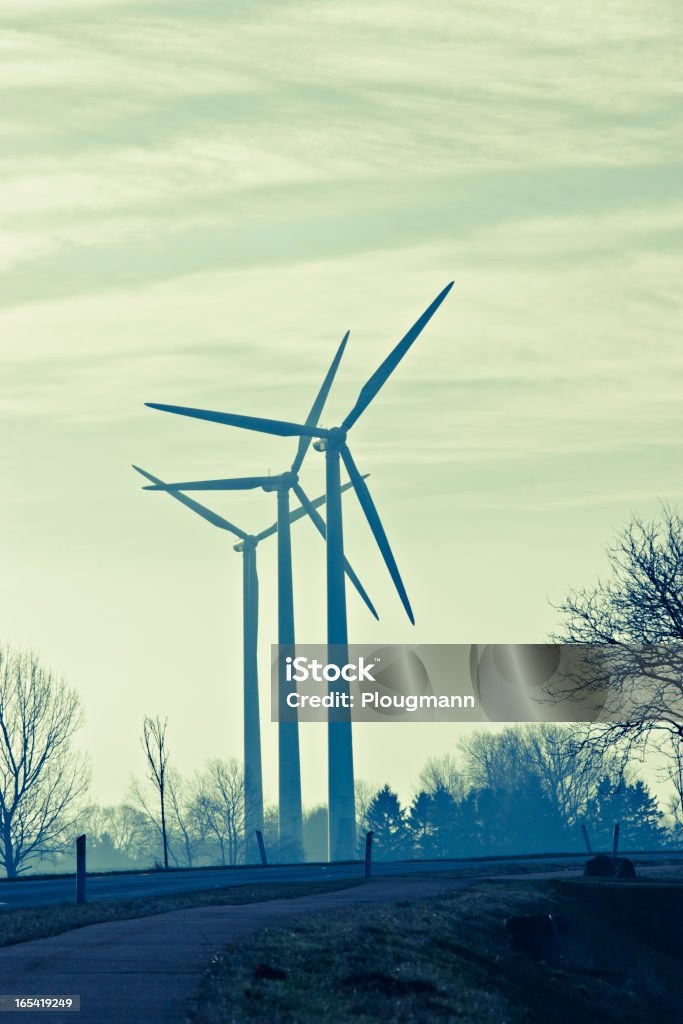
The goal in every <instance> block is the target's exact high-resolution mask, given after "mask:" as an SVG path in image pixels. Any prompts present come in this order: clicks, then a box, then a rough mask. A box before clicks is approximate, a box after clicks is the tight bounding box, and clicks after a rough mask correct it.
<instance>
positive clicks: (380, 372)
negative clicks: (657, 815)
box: [342, 281, 453, 430]
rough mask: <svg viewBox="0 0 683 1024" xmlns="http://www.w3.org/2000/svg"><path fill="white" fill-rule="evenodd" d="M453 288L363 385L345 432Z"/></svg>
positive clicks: (427, 312) (441, 294)
mask: <svg viewBox="0 0 683 1024" xmlns="http://www.w3.org/2000/svg"><path fill="white" fill-rule="evenodd" d="M452 287H453V281H451V282H450V284H448V285H446V287H445V288H444V290H443V291H442V292H440V293H439V294H438V295H437V297H436V298H435V299H434V301H433V302H432V304H431V306H428V307H427V309H426V310H425V311H424V313H423V314H422V316H421V317H420V318H419V319H418V320H416V321H415V323H414V324H413V326H412V327H411V328H410V330H409V331H408V333H407V334H406V335H405V337H404V338H402V339H401V341H399V343H398V345H396V346H395V347H394V348H393V349H392V351H391V352H390V353H389V355H388V356H387V358H386V359H385V360H384V362H383V363H382V365H381V366H380V367H378V369H377V370H375V372H374V373H373V375H372V377H370V379H369V380H368V381H367V383H366V384H364V385H363V387H362V389H361V392H360V394H359V396H358V399H357V401H356V404H355V405H354V407H353V409H352V410H351V412H350V413H349V414H348V416H347V417H346V419H345V420H344V422H343V423H342V429H343V430H350V429H351V427H352V426H353V425H354V423H355V422H356V420H357V419H358V417H359V416H360V415H361V413H363V412H365V410H366V409H367V407H368V406H369V405H370V402H371V401H372V400H373V398H374V397H375V395H376V394H377V392H378V391H379V390H380V388H381V387H382V385H383V384H385V383H386V381H387V380H388V379H389V377H390V376H391V374H392V373H393V372H394V370H395V369H396V367H397V366H398V364H399V363H400V362H401V360H402V359H403V357H404V355H405V354H406V352H407V351H408V349H409V348H410V346H411V345H412V344H413V342H414V341H415V339H416V338H417V337H418V335H419V334H420V333H421V331H422V330H423V328H424V327H426V325H427V324H428V323H429V321H430V320H431V318H432V317H433V316H434V314H435V313H436V311H437V309H438V308H439V306H440V305H441V303H442V302H443V300H444V299H445V298H446V296H447V295H448V293H449V291H450V290H451V288H452Z"/></svg>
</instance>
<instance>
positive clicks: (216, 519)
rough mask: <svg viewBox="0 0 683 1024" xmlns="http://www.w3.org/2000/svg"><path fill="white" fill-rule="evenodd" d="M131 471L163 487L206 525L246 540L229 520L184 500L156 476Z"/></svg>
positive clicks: (184, 498) (139, 470)
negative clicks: (203, 520) (205, 522)
mask: <svg viewBox="0 0 683 1024" xmlns="http://www.w3.org/2000/svg"><path fill="white" fill-rule="evenodd" d="M133 469H134V470H136V471H137V472H138V473H140V474H141V475H142V476H144V477H146V478H147V479H148V480H152V481H153V482H154V483H155V484H161V485H163V489H164V490H167V492H168V494H170V495H171V497H172V498H175V499H176V501H179V502H180V504H181V505H185V507H186V508H189V509H192V511H193V512H196V513H197V515H198V516H201V517H202V519H206V521H207V522H208V523H212V524H213V526H217V527H218V528H219V530H227V531H228V533H234V535H235V536H236V537H240V538H241V539H242V540H246V538H247V537H248V536H249V534H247V533H245V532H244V530H240V528H239V526H235V524H234V523H231V522H230V520H229V519H225V518H224V517H223V516H219V515H218V514H217V513H216V512H212V511H211V509H210V508H206V506H205V505H200V504H199V502H198V501H193V500H192V498H186V497H185V495H184V494H179V493H178V492H177V491H173V490H169V489H168V488H167V485H166V484H164V481H163V480H160V479H159V477H158V476H153V475H152V473H148V472H147V471H146V470H144V469H140V467H139V466H133Z"/></svg>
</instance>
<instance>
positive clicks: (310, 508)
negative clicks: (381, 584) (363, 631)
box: [294, 478, 379, 621]
mask: <svg viewBox="0 0 683 1024" xmlns="http://www.w3.org/2000/svg"><path fill="white" fill-rule="evenodd" d="M361 479H362V478H361ZM350 486H352V484H345V486H344V487H342V491H345V490H348V488H349V487H350ZM294 493H295V494H296V496H297V498H298V499H299V501H300V502H301V505H302V508H303V509H305V511H306V512H307V513H308V515H309V516H310V517H311V519H312V520H313V523H314V524H315V527H316V529H317V531H318V533H319V534H320V536H321V537H322V539H323V540H327V527H326V525H325V520H324V519H323V517H322V516H321V515H320V513H319V512H317V511H316V507H315V504H314V502H312V501H310V500H309V498H308V496H307V495H306V493H305V491H304V489H303V487H301V485H300V484H294ZM344 572H345V573H346V575H347V576H348V577H349V579H350V580H351V582H352V583H353V585H354V587H355V588H356V590H357V591H358V593H359V595H360V597H361V599H362V600H363V601H364V603H365V604H366V605H367V607H368V609H369V611H370V614H371V615H374V617H375V618H376V619H377V621H379V615H378V614H377V612H376V610H375V606H374V604H373V603H372V601H371V600H370V598H369V597H368V594H367V591H366V590H365V587H364V586H363V584H362V583H361V581H360V580H359V579H358V577H357V576H356V574H355V572H354V571H353V568H352V566H351V564H350V563H349V561H348V559H347V558H344Z"/></svg>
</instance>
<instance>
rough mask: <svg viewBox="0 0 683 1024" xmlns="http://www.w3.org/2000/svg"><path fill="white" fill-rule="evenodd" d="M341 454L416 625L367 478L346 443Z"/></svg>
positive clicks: (362, 506)
mask: <svg viewBox="0 0 683 1024" xmlns="http://www.w3.org/2000/svg"><path fill="white" fill-rule="evenodd" d="M341 456H342V459H343V460H344V465H345V466H346V471H347V473H348V474H349V477H350V478H351V483H352V484H353V487H354V490H355V492H356V495H357V497H358V500H359V502H360V504H361V508H362V509H363V511H364V512H365V518H366V519H367V521H368V523H369V524H370V529H371V530H372V532H373V534H374V537H375V540H376V541H377V546H378V547H379V550H380V551H381V553H382V558H383V559H384V561H385V563H386V567H387V569H388V570H389V575H390V576H391V578H392V580H393V581H394V586H395V587H396V589H397V591H398V596H399V597H400V598H401V603H402V604H403V607H404V608H405V610H406V615H407V616H408V618H409V619H410V621H411V622H412V624H413V625H415V616H414V615H413V609H412V608H411V607H410V601H409V600H408V595H407V593H406V588H405V587H404V586H403V580H402V579H401V574H400V572H399V571H398V566H397V565H396V559H395V558H394V555H393V552H392V550H391V547H390V545H389V541H388V539H387V535H386V533H385V532H384V527H383V526H382V521H381V519H380V518H379V513H378V512H377V509H376V508H375V503H374V501H373V500H372V497H371V495H370V491H369V490H368V487H367V484H366V483H365V480H364V479H363V477H362V476H361V475H360V473H359V472H358V468H357V467H356V463H355V462H354V461H353V457H352V455H351V452H350V451H349V449H348V448H347V446H346V445H343V447H342V448H341Z"/></svg>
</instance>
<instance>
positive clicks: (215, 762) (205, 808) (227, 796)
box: [193, 758, 244, 864]
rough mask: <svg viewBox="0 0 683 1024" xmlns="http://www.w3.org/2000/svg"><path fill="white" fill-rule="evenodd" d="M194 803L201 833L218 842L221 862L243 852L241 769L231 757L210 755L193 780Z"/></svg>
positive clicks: (239, 857) (236, 858) (236, 860)
mask: <svg viewBox="0 0 683 1024" xmlns="http://www.w3.org/2000/svg"><path fill="white" fill-rule="evenodd" d="M193 802H194V806H195V808H196V812H195V813H196V817H197V818H198V819H199V821H200V822H201V825H202V829H203V832H204V834H205V835H206V836H207V837H208V836H210V837H211V838H212V839H213V840H214V841H215V842H216V843H217V845H218V848H219V850H220V856H221V863H222V864H225V863H226V862H227V863H228V864H237V863H239V862H240V860H242V859H243V855H244V771H243V769H242V766H241V765H240V764H239V762H238V761H236V760H235V758H232V759H231V760H230V761H222V760H220V759H219V758H213V759H212V760H210V761H209V762H208V763H207V766H206V769H205V771H204V772H202V773H201V774H200V775H198V776H197V778H196V780H195V794H194V801H193Z"/></svg>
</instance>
